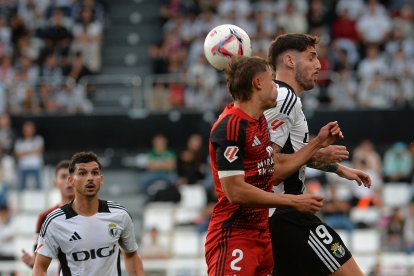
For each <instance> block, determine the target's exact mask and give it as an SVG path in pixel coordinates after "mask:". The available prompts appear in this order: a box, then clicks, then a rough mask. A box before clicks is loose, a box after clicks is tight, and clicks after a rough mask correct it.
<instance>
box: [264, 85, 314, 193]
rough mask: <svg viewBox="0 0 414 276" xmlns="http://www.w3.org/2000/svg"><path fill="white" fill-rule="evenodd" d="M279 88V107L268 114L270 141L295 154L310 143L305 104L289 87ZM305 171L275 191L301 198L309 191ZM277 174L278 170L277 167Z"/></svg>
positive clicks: (297, 173)
mask: <svg viewBox="0 0 414 276" xmlns="http://www.w3.org/2000/svg"><path fill="white" fill-rule="evenodd" d="M275 82H276V83H277V84H278V85H279V89H278V96H277V105H276V107H274V108H271V109H268V110H266V111H265V113H264V114H265V116H266V120H267V122H268V126H269V131H270V139H271V140H272V142H273V143H275V144H277V145H278V146H280V147H281V148H282V151H281V152H282V153H294V152H296V151H298V150H299V149H301V148H302V147H303V146H304V145H306V144H307V143H308V142H309V130H308V123H307V121H306V117H305V114H303V111H302V102H301V100H300V98H299V97H298V96H296V94H295V92H294V90H293V89H292V87H290V86H289V85H288V84H286V83H284V82H281V81H275ZM305 167H306V166H302V167H301V168H300V169H299V171H298V172H296V173H295V174H293V175H292V176H290V177H289V178H287V179H286V180H285V181H284V182H283V183H281V184H279V185H278V186H274V188H273V191H274V192H278V193H283V192H284V193H287V194H301V193H303V191H304V189H305V185H304V183H303V182H304V178H305ZM276 170H277V167H276Z"/></svg>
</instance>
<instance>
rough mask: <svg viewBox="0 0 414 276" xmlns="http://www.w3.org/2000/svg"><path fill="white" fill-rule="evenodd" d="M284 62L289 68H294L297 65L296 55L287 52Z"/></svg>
mask: <svg viewBox="0 0 414 276" xmlns="http://www.w3.org/2000/svg"><path fill="white" fill-rule="evenodd" d="M283 64H285V66H287V67H289V68H293V67H294V66H295V62H294V57H293V55H292V54H289V53H287V54H285V55H284V56H283Z"/></svg>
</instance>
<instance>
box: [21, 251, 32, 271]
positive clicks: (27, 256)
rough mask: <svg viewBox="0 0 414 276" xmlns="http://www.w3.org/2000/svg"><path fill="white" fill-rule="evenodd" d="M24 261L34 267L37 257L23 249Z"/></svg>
mask: <svg viewBox="0 0 414 276" xmlns="http://www.w3.org/2000/svg"><path fill="white" fill-rule="evenodd" d="M21 259H22V261H23V262H24V263H25V264H26V265H27V266H29V267H31V268H33V266H34V261H35V258H34V256H32V255H30V254H29V253H28V252H27V251H26V250H24V249H23V250H22V257H21Z"/></svg>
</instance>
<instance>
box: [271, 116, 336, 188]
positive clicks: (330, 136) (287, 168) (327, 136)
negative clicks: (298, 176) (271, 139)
mask: <svg viewBox="0 0 414 276" xmlns="http://www.w3.org/2000/svg"><path fill="white" fill-rule="evenodd" d="M342 138H343V135H342V132H341V128H340V127H339V124H338V122H336V121H335V122H330V123H328V124H326V125H325V126H324V127H322V128H321V130H320V131H319V133H318V136H316V137H315V138H314V139H312V141H310V142H309V143H308V144H307V145H305V146H304V147H302V148H301V149H300V150H298V151H297V152H295V153H293V154H280V151H281V150H282V148H281V147H280V146H278V145H276V144H273V152H274V153H275V157H274V159H275V173H274V175H273V177H274V184H275V185H277V184H279V183H280V182H282V181H283V180H284V179H286V178H287V177H289V176H291V175H292V174H293V173H295V172H296V171H297V170H298V169H299V168H300V167H301V166H303V165H305V164H307V163H308V162H309V160H310V159H311V157H312V156H313V155H314V154H315V153H316V152H317V151H318V150H320V149H321V148H324V147H327V146H329V145H331V144H332V143H334V142H335V141H336V140H338V139H342Z"/></svg>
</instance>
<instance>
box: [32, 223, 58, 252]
mask: <svg viewBox="0 0 414 276" xmlns="http://www.w3.org/2000/svg"><path fill="white" fill-rule="evenodd" d="M55 231H56V230H54V229H53V225H49V229H48V231H47V232H46V233H45V235H44V236H42V235H39V238H38V240H37V248H36V253H37V254H41V255H43V256H46V257H49V258H52V259H56V258H57V256H58V251H59V245H58V243H57V242H56V240H55V238H54V237H53V233H54V232H55Z"/></svg>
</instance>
